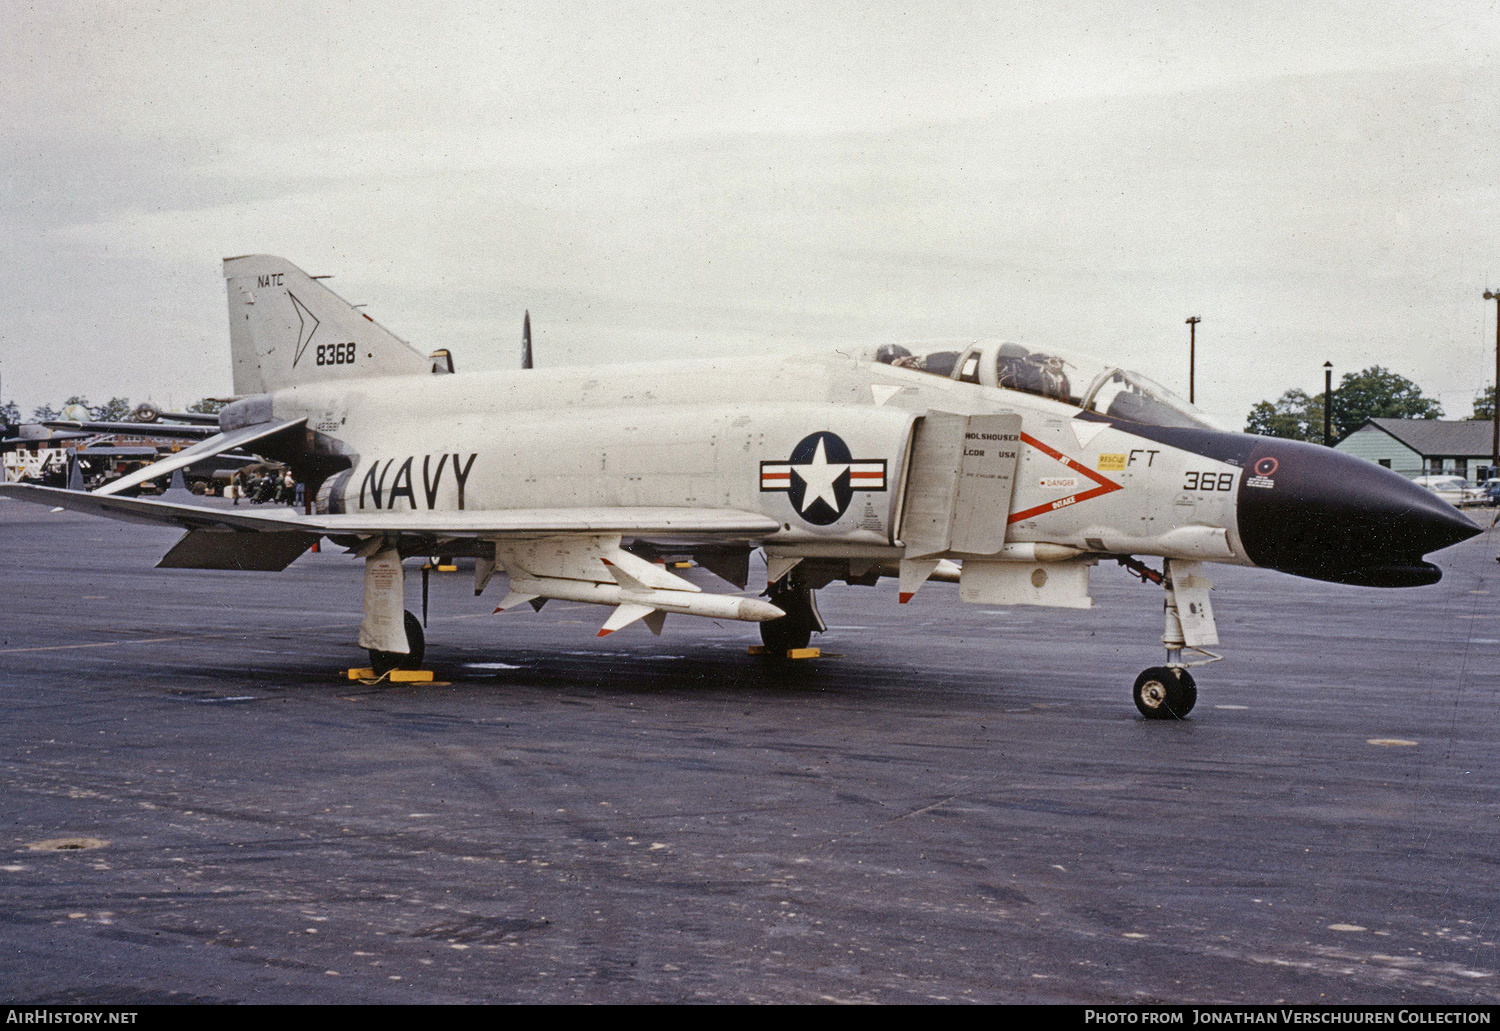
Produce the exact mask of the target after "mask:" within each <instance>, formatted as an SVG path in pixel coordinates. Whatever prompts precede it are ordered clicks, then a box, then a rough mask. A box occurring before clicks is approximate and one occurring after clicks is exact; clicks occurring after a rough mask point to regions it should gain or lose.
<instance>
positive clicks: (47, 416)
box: [31, 405, 59, 422]
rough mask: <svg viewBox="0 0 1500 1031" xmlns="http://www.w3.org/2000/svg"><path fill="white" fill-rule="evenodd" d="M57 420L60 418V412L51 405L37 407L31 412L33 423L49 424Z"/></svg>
mask: <svg viewBox="0 0 1500 1031" xmlns="http://www.w3.org/2000/svg"><path fill="white" fill-rule="evenodd" d="M56 418H59V415H58V411H57V409H56V408H53V407H52V406H51V405H37V406H36V407H35V408H33V409H32V410H31V421H32V422H48V421H50V420H52V419H56Z"/></svg>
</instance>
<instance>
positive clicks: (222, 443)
mask: <svg viewBox="0 0 1500 1031" xmlns="http://www.w3.org/2000/svg"><path fill="white" fill-rule="evenodd" d="M306 422H307V419H306V417H303V418H301V419H287V420H286V421H284V422H264V423H261V424H260V425H258V426H241V427H240V428H239V429H236V430H230V431H228V432H227V433H216V434H214V435H213V436H212V437H209V438H208V439H207V440H202V441H199V442H198V443H196V444H194V445H193V446H192V447H186V448H183V449H182V450H181V451H179V452H177V453H176V454H174V455H170V456H168V457H166V458H163V459H161V460H160V461H158V462H153V463H151V464H150V465H148V466H146V468H144V469H137V470H136V471H135V472H133V473H130V474H129V475H128V476H121V477H120V478H119V479H118V480H115V481H113V482H112V483H108V484H106V485H105V486H103V487H100V488H99V489H98V490H96V491H94V493H95V494H96V495H101V496H102V495H107V494H118V493H120V492H121V491H123V490H129V489H130V488H131V487H134V486H137V485H138V484H142V483H145V482H146V481H147V480H154V479H156V478H157V477H158V476H166V475H167V474H168V473H171V472H173V471H174V470H177V469H186V468H187V467H188V466H190V465H192V464H193V463H195V462H201V461H203V459H205V458H212V457H213V456H214V455H217V454H219V453H221V452H224V451H233V450H234V449H235V448H237V447H244V446H245V445H247V444H253V443H255V442H256V441H257V440H264V439H265V438H267V437H273V436H275V435H276V434H278V433H284V432H286V431H287V430H290V429H292V428H294V427H300V426H302V425H303V424H305V423H306Z"/></svg>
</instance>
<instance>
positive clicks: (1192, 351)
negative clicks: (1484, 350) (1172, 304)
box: [1187, 295, 1488, 404]
mask: <svg viewBox="0 0 1500 1031" xmlns="http://www.w3.org/2000/svg"><path fill="white" fill-rule="evenodd" d="M1486 296H1488V295H1486ZM1202 321H1203V320H1202V319H1200V318H1199V317H1198V316H1196V315H1194V316H1193V317H1192V318H1190V319H1188V320H1187V328H1188V404H1196V403H1197V400H1198V399H1197V398H1196V397H1194V396H1193V394H1194V393H1195V391H1194V390H1193V385H1194V384H1193V380H1194V377H1195V375H1196V374H1197V367H1198V323H1200V322H1202Z"/></svg>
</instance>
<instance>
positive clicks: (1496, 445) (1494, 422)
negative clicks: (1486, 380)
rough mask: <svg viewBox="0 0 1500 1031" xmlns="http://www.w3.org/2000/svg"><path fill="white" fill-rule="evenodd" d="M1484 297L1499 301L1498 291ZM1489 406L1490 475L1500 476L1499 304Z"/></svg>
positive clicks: (1496, 308) (1488, 299)
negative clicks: (1493, 384)
mask: <svg viewBox="0 0 1500 1031" xmlns="http://www.w3.org/2000/svg"><path fill="white" fill-rule="evenodd" d="M1484 299H1485V300H1486V301H1500V293H1496V292H1495V291H1493V290H1486V291H1485V292H1484ZM1490 408H1491V409H1492V410H1491V412H1490V475H1491V476H1500V304H1497V305H1495V393H1494V395H1493V396H1492V397H1491V398H1490Z"/></svg>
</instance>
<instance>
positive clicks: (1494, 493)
mask: <svg viewBox="0 0 1500 1031" xmlns="http://www.w3.org/2000/svg"><path fill="white" fill-rule="evenodd" d="M1479 489H1480V491H1481V492H1483V494H1484V503H1485V504H1486V505H1489V506H1491V507H1492V508H1493V507H1494V506H1496V505H1500V479H1493V480H1485V481H1484V482H1483V483H1481V484H1480V485H1479Z"/></svg>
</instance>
